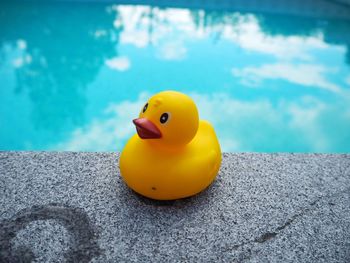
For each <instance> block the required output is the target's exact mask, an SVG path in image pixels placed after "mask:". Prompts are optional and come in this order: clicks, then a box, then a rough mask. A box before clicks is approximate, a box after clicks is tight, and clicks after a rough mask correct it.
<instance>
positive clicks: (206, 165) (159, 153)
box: [120, 93, 221, 200]
mask: <svg viewBox="0 0 350 263" xmlns="http://www.w3.org/2000/svg"><path fill="white" fill-rule="evenodd" d="M160 94H163V96H161V97H162V98H164V93H160ZM158 96H159V95H158ZM165 98H166V96H165ZM165 101H167V100H166V99H165ZM153 102H154V100H153V101H152V100H150V102H149V104H150V105H152V103H153ZM147 105H148V103H147V104H146V105H145V107H146V106H147ZM156 107H158V106H156ZM146 109H147V107H146ZM144 112H145V111H144ZM161 112H163V111H162V110H161V111H160V113H161ZM158 115H159V114H158ZM172 115H175V116H172V119H171V120H172V121H173V122H174V121H175V120H174V117H176V114H175V113H174V109H172ZM140 117H144V116H143V114H141V115H140ZM140 119H142V120H144V119H146V118H140ZM140 119H138V120H140ZM149 119H152V116H150V117H149ZM138 120H136V121H134V123H135V124H136V126H137V128H138V130H137V131H138V134H135V135H134V136H133V137H132V138H131V139H130V140H129V141H128V143H127V144H126V146H125V148H124V150H123V152H122V154H121V156H120V170H121V174H122V177H123V179H124V180H125V182H126V183H127V185H128V186H129V187H130V188H132V189H133V190H134V191H136V192H138V193H139V194H141V195H144V196H147V197H149V198H153V199H158V200H172V199H179V198H184V197H188V196H191V195H194V194H197V193H199V192H200V191H202V190H204V189H205V188H206V187H208V186H209V185H210V184H211V183H212V181H213V180H214V179H215V177H216V174H217V173H218V170H219V168H220V163H221V150H220V145H219V142H218V140H217V137H216V135H215V131H214V129H213V127H212V126H211V124H210V123H209V122H207V121H198V120H197V125H195V126H196V127H195V128H196V129H195V133H194V137H192V139H191V140H190V141H189V142H186V143H171V144H169V143H164V141H162V138H163V137H164V140H169V141H171V142H173V141H174V140H172V139H171V140H170V139H169V138H170V135H168V137H167V135H166V134H165V133H166V131H167V129H169V128H172V127H165V128H163V127H161V126H159V129H158V126H157V127H153V126H147V125H153V123H155V121H153V122H152V124H149V123H147V125H146V124H143V123H141V124H139V123H138V122H137V121H138ZM147 122H148V119H147ZM191 123H193V122H191ZM191 125H192V124H188V126H189V127H190V126H191ZM146 126H147V127H150V128H147V127H146ZM154 126H156V125H154ZM169 126H170V125H169ZM177 126H179V124H178V125H177ZM145 127H146V128H145ZM184 127H186V125H185V126H184ZM173 128H174V127H173ZM177 128H180V127H177ZM182 128H183V127H182ZM157 129H158V131H159V133H161V134H162V136H163V137H157V136H158V135H155V133H157ZM152 132H153V135H152ZM178 133H179V134H180V135H181V130H179V131H178ZM150 134H151V135H152V136H153V137H152V136H151V135H150ZM174 134H176V133H174ZM147 136H151V137H152V138H157V139H149V137H147ZM145 137H147V139H148V140H145Z"/></svg>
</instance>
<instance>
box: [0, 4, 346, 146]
mask: <svg viewBox="0 0 350 263" xmlns="http://www.w3.org/2000/svg"><path fill="white" fill-rule="evenodd" d="M171 4H172V5H174V3H171ZM240 4H241V5H243V6H244V4H243V3H240ZM315 5H317V3H315ZM344 8H345V7H344ZM243 9H244V8H243ZM255 9H256V10H255V12H250V13H247V12H237V11H233V10H232V9H230V8H227V10H220V11H218V10H217V11H215V10H212V9H207V10H206V9H205V6H203V8H202V9H174V8H164V7H163V8H160V7H155V6H126V5H111V4H96V3H79V4H77V3H74V4H72V3H50V4H44V3H40V4H35V3H22V4H11V3H0V23H1V24H2V25H4V26H3V28H2V30H1V33H0V48H1V51H0V59H1V61H0V81H2V82H3V83H5V86H4V88H2V90H0V95H2V99H1V98H0V102H1V104H2V106H0V110H1V118H0V122H5V121H6V122H8V121H9V120H11V123H10V124H8V125H6V128H4V129H3V130H2V131H0V135H1V136H0V138H1V139H0V149H60V150H116V149H119V150H120V149H121V148H122V146H123V144H124V143H125V140H126V139H127V138H128V137H129V136H130V135H131V134H132V133H133V132H134V128H133V127H132V125H131V123H130V119H132V118H134V117H135V115H136V114H137V112H138V111H139V107H140V105H142V104H143V103H144V100H145V99H146V98H147V96H148V95H150V94H152V93H154V92H157V91H159V90H161V89H168V88H171V89H177V90H180V91H183V92H186V93H189V94H192V95H193V96H194V98H195V99H196V101H197V103H198V106H199V109H200V112H201V113H202V118H206V119H209V120H210V121H212V122H213V123H214V125H215V127H216V129H217V130H218V133H219V136H220V141H221V142H222V144H223V145H224V150H226V151H331V152H339V151H350V135H349V134H348V133H347V131H348V130H350V109H349V106H348V105H350V99H349V98H350V96H349V86H350V83H349V82H350V81H349V79H350V73H349V67H348V65H346V63H347V64H349V63H350V55H349V49H350V22H349V21H350V19H348V18H346V16H344V15H343V16H341V17H339V18H335V17H333V18H325V17H322V16H312V17H307V16H306V17H305V16H304V17H298V16H295V15H293V16H292V15H288V14H271V13H270V14H267V13H263V12H262V11H263V10H259V8H255ZM345 9H346V8H345ZM228 10H232V11H228ZM349 10H350V8H349ZM315 12H316V11H315ZM349 12H350V11H349ZM60 14H64V16H65V19H62V16H61V15H60ZM25 21H27V22H25ZM29 21H30V22H29ZM12 74H14V76H15V78H13V76H12ZM13 79H14V80H15V81H13ZM12 88H13V89H12ZM21 96H22V97H24V98H25V99H23V98H22V97H21ZM6 97H7V98H10V99H4V98H6ZM21 98H22V99H21ZM26 99H28V101H29V102H28V103H27V104H25V103H23V101H24V100H26ZM28 111H30V112H29V113H28ZM13 112H15V115H16V116H15V117H14V118H12V117H11V116H14V114H13ZM330 123H331V124H332V125H333V126H337V127H338V128H337V129H336V130H334V129H332V127H331V126H330ZM14 130H18V131H22V132H21V133H20V134H18V133H14V132H12V131H14ZM14 142H16V143H14ZM28 142H29V143H28Z"/></svg>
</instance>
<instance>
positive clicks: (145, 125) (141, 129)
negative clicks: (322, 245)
mask: <svg viewBox="0 0 350 263" xmlns="http://www.w3.org/2000/svg"><path fill="white" fill-rule="evenodd" d="M132 122H133V123H134V124H135V126H136V131H137V134H138V135H139V136H140V138H141V139H159V138H161V137H162V133H161V132H160V130H159V129H158V128H157V126H156V125H155V124H154V123H153V122H151V121H150V120H148V119H146V118H139V119H134V120H133V121H132Z"/></svg>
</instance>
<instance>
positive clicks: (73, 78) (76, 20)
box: [0, 3, 121, 132]
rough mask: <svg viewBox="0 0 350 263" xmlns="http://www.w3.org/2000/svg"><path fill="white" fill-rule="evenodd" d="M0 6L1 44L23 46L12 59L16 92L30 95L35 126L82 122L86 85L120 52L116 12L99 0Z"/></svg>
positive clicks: (47, 126)
mask: <svg viewBox="0 0 350 263" xmlns="http://www.w3.org/2000/svg"><path fill="white" fill-rule="evenodd" d="M1 5H2V8H1V16H0V23H1V24H2V25H5V27H2V30H1V34H0V46H4V45H11V46H12V47H13V48H18V49H21V50H22V52H21V54H20V55H19V57H17V58H14V59H13V66H14V68H15V74H16V89H15V93H17V94H18V93H27V94H28V96H29V98H30V100H31V101H32V111H31V117H32V121H33V123H34V124H35V127H36V128H38V129H46V130H53V131H56V132H57V130H59V129H60V128H62V127H63V126H64V125H69V124H70V123H71V124H73V125H81V124H83V123H84V121H85V120H84V110H85V107H86V104H87V98H86V95H85V90H86V87H87V85H88V84H89V83H91V82H92V81H93V80H94V79H95V77H96V74H97V73H98V71H99V69H100V67H101V66H102V65H103V63H104V60H105V59H106V58H108V57H111V56H115V55H116V54H117V50H116V47H117V44H118V39H119V33H120V31H121V26H120V27H115V26H114V27H113V24H112V23H113V20H114V18H115V14H108V13H106V7H105V6H104V5H100V4H89V5H85V4H72V5H70V4H45V3H40V4H30V3H28V4H27V3H21V4H18V3H17V4H11V3H2V4H1ZM43 13H45V14H46V15H44V14H43ZM62 14H64V19H62V16H61V15H62ZM4 53H5V54H4ZM2 56H3V57H5V56H6V51H5V52H2Z"/></svg>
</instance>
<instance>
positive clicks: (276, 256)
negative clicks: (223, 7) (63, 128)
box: [0, 152, 350, 262]
mask: <svg viewBox="0 0 350 263" xmlns="http://www.w3.org/2000/svg"><path fill="white" fill-rule="evenodd" d="M118 157H119V155H118V154H114V153H73V152H61V153H56V152H1V153H0V205H1V206H0V262H18V261H19V259H22V260H23V259H27V260H31V259H34V258H35V260H36V261H37V262H44V261H45V262H53V261H54V262H59V261H64V259H66V260H67V261H70V262H89V261H91V262H116V261H142V262H143V261H144V262H151V261H152V262H164V261H196V262H207V261H210V262H234V261H239V262H242V261H244V262H245V261H247V262H292V261H294V262H350V205H349V204H350V155H329V154H246V153H242V154H224V158H223V164H222V167H221V170H220V174H219V176H218V179H217V180H216V181H215V183H214V184H213V185H212V186H211V187H210V188H209V189H207V190H206V191H205V192H203V193H201V194H200V195H197V196H195V197H193V198H189V199H184V200H178V201H173V202H155V201H151V200H149V199H146V198H143V197H140V196H138V195H136V194H135V193H133V192H132V191H130V190H129V189H128V188H127V187H126V186H125V185H124V183H123V182H122V181H121V178H120V175H119V168H118Z"/></svg>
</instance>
